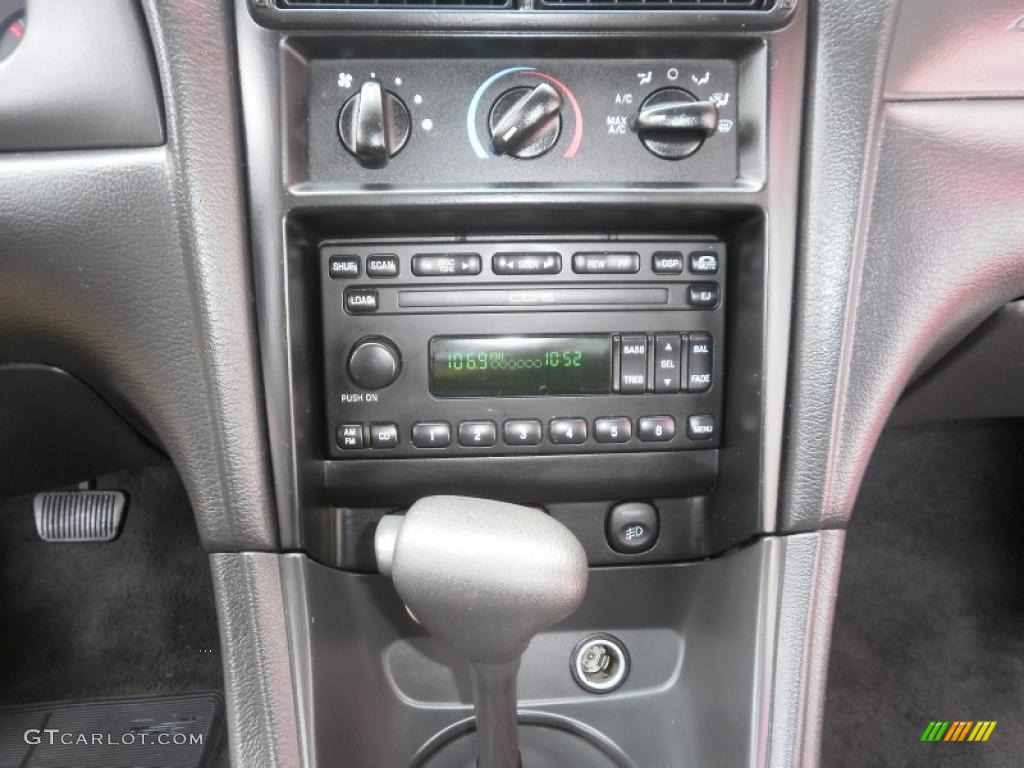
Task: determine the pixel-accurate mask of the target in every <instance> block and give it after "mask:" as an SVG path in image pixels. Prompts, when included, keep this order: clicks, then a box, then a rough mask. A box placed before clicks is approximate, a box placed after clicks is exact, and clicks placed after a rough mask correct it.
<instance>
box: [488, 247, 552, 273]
mask: <svg viewBox="0 0 1024 768" xmlns="http://www.w3.org/2000/svg"><path fill="white" fill-rule="evenodd" d="M491 270H492V271H493V272H494V274H496V275H557V274H558V273H559V272H561V271H562V255H561V254H559V253H554V252H550V253H547V252H546V253H496V254H494V256H493V257H491Z"/></svg>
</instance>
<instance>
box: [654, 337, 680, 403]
mask: <svg viewBox="0 0 1024 768" xmlns="http://www.w3.org/2000/svg"><path fill="white" fill-rule="evenodd" d="M681 348H682V342H681V341H680V338H679V334H677V333H673V334H659V335H658V336H655V337H654V391H655V392H658V393H665V392H678V391H679V382H680V376H679V363H680V360H681V357H680V354H679V350H680V349H681Z"/></svg>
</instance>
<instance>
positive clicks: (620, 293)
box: [398, 286, 669, 309]
mask: <svg viewBox="0 0 1024 768" xmlns="http://www.w3.org/2000/svg"><path fill="white" fill-rule="evenodd" d="M668 303H669V291H668V288H666V287H665V286H657V287H650V288H642V287H636V288H633V287H630V288H620V287H615V288H552V287H551V286H543V287H538V288H531V287H511V288H442V289H435V290H423V289H420V288H416V289H400V290H399V291H398V306H399V308H401V309H429V308H444V309H448V308H452V307H460V308H467V309H468V308H474V309H475V308H480V309H491V308H495V307H498V308H516V307H527V308H529V309H542V308H547V309H559V308H561V307H568V306H571V307H579V306H595V307H596V306H601V307H610V306H615V307H630V306H642V307H657V306H667V305H668Z"/></svg>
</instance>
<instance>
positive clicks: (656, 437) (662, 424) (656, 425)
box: [636, 416, 676, 443]
mask: <svg viewBox="0 0 1024 768" xmlns="http://www.w3.org/2000/svg"><path fill="white" fill-rule="evenodd" d="M636 436H637V437H639V438H640V440H641V441H642V442H645V443H667V442H668V441H669V440H671V439H672V438H673V437H675V436H676V420H675V419H673V418H672V417H671V416H644V417H642V418H641V419H640V421H638V422H637V425H636Z"/></svg>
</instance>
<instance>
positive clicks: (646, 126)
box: [629, 88, 718, 160]
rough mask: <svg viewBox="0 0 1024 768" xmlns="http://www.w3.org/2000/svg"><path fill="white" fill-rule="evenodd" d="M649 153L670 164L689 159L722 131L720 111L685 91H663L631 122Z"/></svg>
mask: <svg viewBox="0 0 1024 768" xmlns="http://www.w3.org/2000/svg"><path fill="white" fill-rule="evenodd" d="M629 127H630V128H632V129H633V131H634V132H635V133H637V134H638V135H639V136H640V141H641V142H643V145H644V146H645V147H647V149H648V150H649V151H650V152H652V153H653V154H655V155H657V156H658V157H663V158H665V159H666V160H679V159H681V158H684V157H689V156H690V155H692V154H693V153H694V152H696V151H697V150H698V149H700V145H701V144H703V143H704V139H706V138H707V137H708V136H710V135H712V134H713V133H714V132H715V131H717V130H718V107H716V106H715V105H714V103H712V102H710V101H697V97H696V96H694V95H693V94H692V93H690V92H689V91H684V90H683V89H682V88H662V89H661V90H660V91H655V92H654V93H652V94H651V95H650V96H648V97H647V98H646V99H644V103H643V104H641V105H640V111H639V112H637V113H636V114H635V115H634V116H633V118H632V119H631V120H630V121H629Z"/></svg>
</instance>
